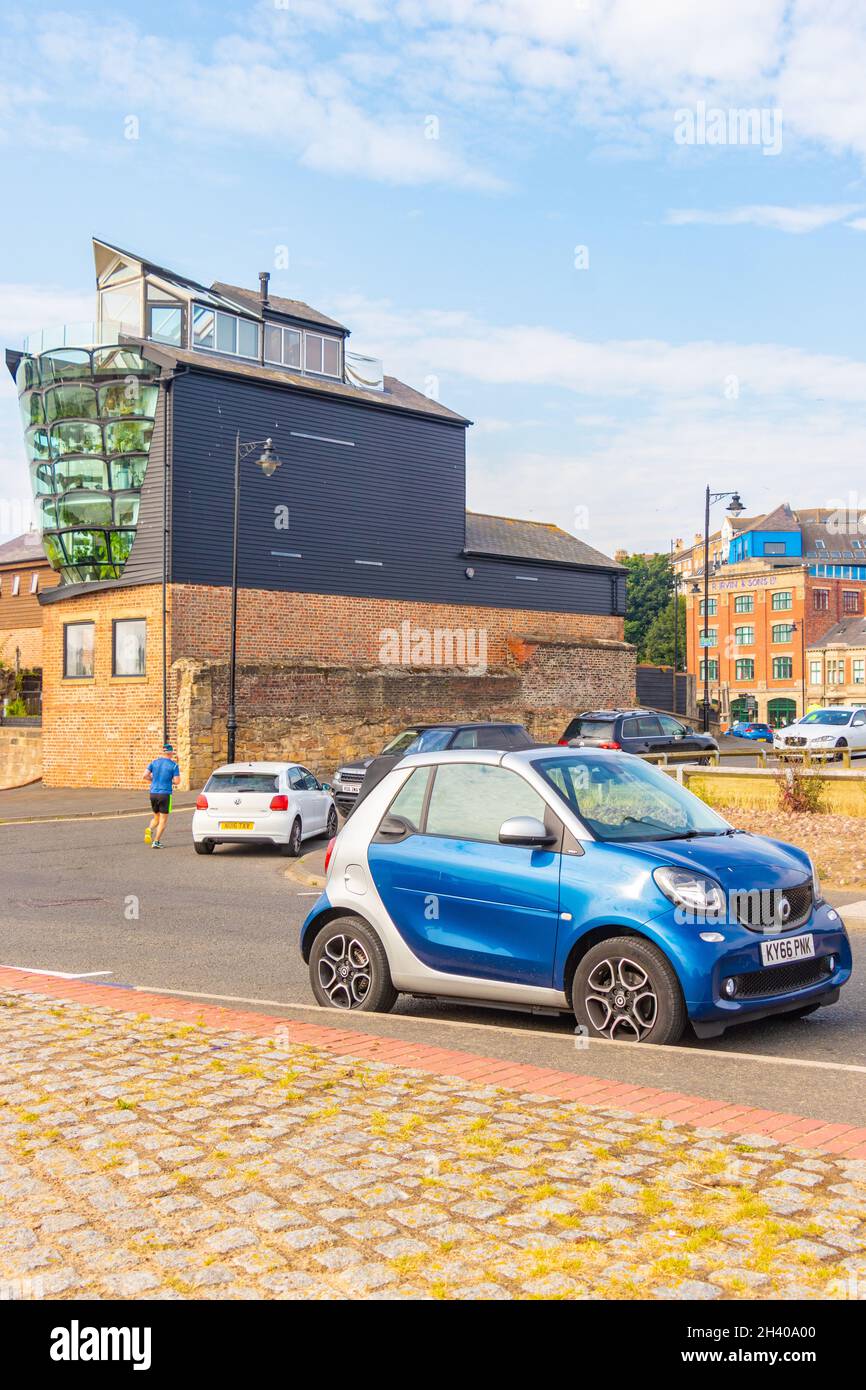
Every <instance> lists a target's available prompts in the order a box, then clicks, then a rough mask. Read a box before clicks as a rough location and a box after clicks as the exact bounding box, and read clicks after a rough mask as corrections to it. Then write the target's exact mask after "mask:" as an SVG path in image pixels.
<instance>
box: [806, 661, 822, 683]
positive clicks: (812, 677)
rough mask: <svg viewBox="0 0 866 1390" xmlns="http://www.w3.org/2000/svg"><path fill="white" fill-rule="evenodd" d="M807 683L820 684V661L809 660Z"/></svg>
mask: <svg viewBox="0 0 866 1390" xmlns="http://www.w3.org/2000/svg"><path fill="white" fill-rule="evenodd" d="M809 684H810V685H820V684H821V663H820V661H810V662H809Z"/></svg>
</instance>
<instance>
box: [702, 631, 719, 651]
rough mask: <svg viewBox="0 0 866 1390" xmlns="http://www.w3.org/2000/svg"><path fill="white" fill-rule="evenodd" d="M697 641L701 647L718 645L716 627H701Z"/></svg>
mask: <svg viewBox="0 0 866 1390" xmlns="http://www.w3.org/2000/svg"><path fill="white" fill-rule="evenodd" d="M699 641H700V644H701V646H702V647H715V646H717V645H718V628H715V627H702V628H701V630H700V634H699Z"/></svg>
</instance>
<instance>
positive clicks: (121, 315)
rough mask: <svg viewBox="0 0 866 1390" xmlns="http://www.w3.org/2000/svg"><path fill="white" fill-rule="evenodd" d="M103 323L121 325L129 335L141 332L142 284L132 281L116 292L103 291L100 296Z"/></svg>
mask: <svg viewBox="0 0 866 1390" xmlns="http://www.w3.org/2000/svg"><path fill="white" fill-rule="evenodd" d="M99 297H100V300H101V304H102V322H103V323H105V321H106V319H108V320H110V321H111V322H112V323H119V324H122V326H123V327H124V328H125V329H126V331H127V332H128V333H129V334H138V333H140V332H141V282H140V281H139V280H131V281H130V283H129V284H128V285H124V286H123V288H122V289H121V288H118V289H116V290H103V291H102V293H101V294H100V296H99Z"/></svg>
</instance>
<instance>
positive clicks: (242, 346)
mask: <svg viewBox="0 0 866 1390" xmlns="http://www.w3.org/2000/svg"><path fill="white" fill-rule="evenodd" d="M238 352H239V353H240V355H241V357H258V355H259V326H258V324H257V323H251V321H250V320H249V319H238Z"/></svg>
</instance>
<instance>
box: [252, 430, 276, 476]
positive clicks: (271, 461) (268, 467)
mask: <svg viewBox="0 0 866 1390" xmlns="http://www.w3.org/2000/svg"><path fill="white" fill-rule="evenodd" d="M256 463H257V464H258V465H259V468H260V469H261V470H262V472H263V473H264V475H265V477H266V478H270V477H272V476H273V474H274V473H276V471H277V469H278V468H279V467H280V460H279V459H278V458H277V456H276V454H275V453H274V441H273V440H272V439H266V440H265V447H264V449H263V450H262V454H261V458H258V459H256Z"/></svg>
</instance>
